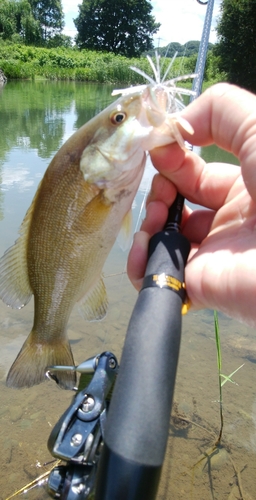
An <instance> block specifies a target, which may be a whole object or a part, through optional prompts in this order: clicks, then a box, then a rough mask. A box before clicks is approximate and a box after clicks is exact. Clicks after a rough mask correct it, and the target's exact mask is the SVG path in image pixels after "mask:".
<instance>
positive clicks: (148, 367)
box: [95, 231, 190, 500]
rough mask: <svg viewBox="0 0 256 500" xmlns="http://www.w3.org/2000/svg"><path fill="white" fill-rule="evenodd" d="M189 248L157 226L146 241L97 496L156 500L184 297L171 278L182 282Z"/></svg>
mask: <svg viewBox="0 0 256 500" xmlns="http://www.w3.org/2000/svg"><path fill="white" fill-rule="evenodd" d="M189 250H190V244H189V242H188V240H187V239H186V238H185V237H184V236H183V235H181V234H180V233H175V232H170V231H162V232H160V233H157V234H156V235H154V236H153V237H152V238H151V240H150V244H149V258H148V264H147V269H146V273H145V283H146V286H145V287H144V288H142V290H141V291H140V293H139V295H138V299H137V301H136V304H135V307H134V310H133V313H132V316H131V319H130V322H129V326H128V330H127V334H126V339H125V344H124V348H123V354H122V359H121V363H120V369H119V373H118V377H117V381H116V384H115V388H114V392H113V396H112V400H111V404H110V408H109V413H108V417H107V425H106V431H105V449H104V450H103V454H102V457H101V460H100V464H99V471H98V474H99V475H98V481H97V484H98V485H99V486H98V487H97V489H96V496H95V500H120V498H122V500H153V499H154V498H155V494H156V491H157V486H158V482H159V478H160V472H161V467H162V463H163V460H164V454H165V448H166V443H167V439H168V430H169V420H170V412H171V405H172V399H173V392H174V384H175V377H176V370H177V363H178V355H179V346H180V335H181V307H182V294H181V293H179V292H178V291H177V290H175V289H174V288H173V286H170V283H171V285H173V283H175V282H177V283H178V282H179V283H183V282H184V267H185V263H186V261H187V257H188V254H189ZM163 274H164V275H165V276H167V279H166V284H165V286H163V287H160V286H158V285H156V284H155V281H156V280H157V276H160V275H163ZM152 276H153V278H152ZM168 277H170V278H171V279H169V278H168ZM162 278H163V276H162ZM162 278H160V282H161V279H162ZM154 280H155V281H154ZM175 280H177V281H175ZM150 282H151V283H153V282H154V284H153V286H150ZM162 284H163V283H162ZM118 464H119V465H118ZM119 472H120V474H118V473H119ZM135 485H136V488H137V491H139V496H138V495H137V493H136V488H134V486H135ZM149 485H150V486H149Z"/></svg>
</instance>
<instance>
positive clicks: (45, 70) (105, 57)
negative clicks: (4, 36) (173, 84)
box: [0, 42, 220, 86]
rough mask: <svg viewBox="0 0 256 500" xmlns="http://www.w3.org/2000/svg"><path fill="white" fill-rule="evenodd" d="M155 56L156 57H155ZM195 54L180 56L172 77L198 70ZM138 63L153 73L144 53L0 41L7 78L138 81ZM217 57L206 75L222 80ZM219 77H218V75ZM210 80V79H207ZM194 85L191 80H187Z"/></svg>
mask: <svg viewBox="0 0 256 500" xmlns="http://www.w3.org/2000/svg"><path fill="white" fill-rule="evenodd" d="M153 59H154V58H153ZM169 62H170V59H169V58H162V59H161V61H160V65H161V68H162V71H161V72H162V74H164V72H165V70H166V68H167V66H168V64H169ZM195 65H196V56H192V57H177V58H176V60H175V61H174V64H173V66H172V70H171V74H170V78H172V77H175V76H179V75H181V74H187V73H193V72H194V71H195ZM130 66H137V67H138V68H140V69H141V70H143V71H144V72H145V73H147V74H149V75H151V76H153V75H152V69H151V67H150V65H149V62H148V60H147V59H146V58H145V57H140V58H134V59H127V58H126V57H123V56H120V55H115V54H113V53H110V52H94V51H91V50H86V49H84V50H77V49H75V48H66V49H65V48H63V47H58V48H51V49H48V48H46V47H33V46H26V45H22V44H11V43H8V42H2V43H1V44H0V68H1V69H2V70H3V71H4V73H5V74H6V76H7V77H8V79H11V78H16V79H20V78H21V79H25V78H26V79H27V78H32V79H35V78H48V79H51V80H78V81H86V82H99V83H114V84H124V85H126V86H127V85H135V84H137V83H144V82H145V81H144V79H143V78H142V77H141V76H140V75H138V74H137V73H135V72H134V71H132V70H131V69H130ZM219 77H220V75H219V73H218V66H217V64H216V57H215V56H213V55H212V53H211V51H210V52H209V54H208V58H207V63H206V73H205V79H206V80H207V81H208V82H209V80H210V81H211V82H217V81H220V78H219ZM218 78H219V79H218ZM208 84H210V83H208ZM185 86H191V82H190V83H189V82H187V83H185Z"/></svg>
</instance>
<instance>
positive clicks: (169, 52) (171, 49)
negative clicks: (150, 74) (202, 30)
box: [148, 40, 214, 57]
mask: <svg viewBox="0 0 256 500" xmlns="http://www.w3.org/2000/svg"><path fill="white" fill-rule="evenodd" d="M199 45H200V42H199V41H197V40H190V41H189V42H186V43H185V44H184V45H182V44H181V43H178V42H171V43H169V44H168V45H166V47H158V49H157V52H158V53H159V54H160V56H162V57H164V56H168V57H173V56H174V54H175V53H176V52H177V53H178V54H177V56H178V57H179V56H180V57H183V56H185V57H191V56H193V55H197V54H198V50H199ZM213 46H214V45H213V43H209V44H208V49H209V50H211V49H212V48H213ZM148 54H149V55H150V56H154V54H155V50H150V51H149V52H148Z"/></svg>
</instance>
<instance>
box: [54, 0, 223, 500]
mask: <svg viewBox="0 0 256 500" xmlns="http://www.w3.org/2000/svg"><path fill="white" fill-rule="evenodd" d="M197 1H198V0H197ZM199 3H203V2H199ZM213 5H214V0H208V3H207V12H206V16H205V22H204V28H203V34H202V39H201V42H200V47H199V54H198V59H197V65H196V73H197V76H196V78H195V80H194V84H193V87H192V88H193V90H194V96H192V98H191V99H190V101H191V100H193V99H195V98H196V97H198V96H199V94H200V93H201V88H202V82H203V74H204V67H205V61H206V54H207V47H208V40H209V35H210V27H211V19H212V12H213ZM190 149H192V147H190ZM183 204H184V198H183V197H182V196H181V195H180V194H179V193H178V194H177V197H176V199H175V201H174V203H173V205H172V206H171V208H170V209H169V213H168V219H167V222H166V225H165V227H164V229H163V231H161V232H159V233H157V234H155V235H154V236H153V237H152V238H151V239H150V242H149V250H148V262H147V267H146V272H145V276H144V281H143V285H142V289H141V291H140V293H139V295H138V298H137V301H136V304H135V307H134V310H133V313H132V315H131V319H130V322H129V325H128V329H127V333H126V338H125V344H124V348H123V353H122V358H121V363H120V367H119V368H118V364H117V360H116V358H115V356H114V354H112V353H109V352H104V353H102V354H100V355H97V356H95V357H94V358H90V359H89V360H87V361H85V362H84V363H81V365H79V366H78V367H70V369H71V370H75V371H77V372H78V373H80V374H81V377H80V383H79V387H78V392H77V394H76V395H75V396H74V398H73V401H72V403H71V405H70V407H69V408H68V409H67V410H66V411H65V413H64V414H63V416H62V417H61V419H60V420H59V422H57V424H56V425H55V427H54V429H53V431H52V433H51V435H50V438H49V441H48V448H49V450H50V452H51V453H52V455H53V456H54V457H56V458H58V459H59V460H64V461H65V462H66V465H60V466H57V467H55V468H54V469H53V470H52V472H51V474H50V476H49V480H48V493H49V494H51V496H52V497H53V498H59V499H62V500H85V499H88V500H91V499H93V500H121V499H122V500H155V498H156V494H157V490H158V485H159V481H160V475H161V469H162V464H163V461H164V456H165V449H166V444H167V439H168V432H169V420H170V414H171V407H172V401H173V394H174V386H175V379H176V371H177V366H178V357H179V348H180V339H181V326H182V321H181V313H182V312H186V311H187V309H188V299H187V296H186V288H185V283H184V268H185V265H186V262H187V258H188V255H189V251H190V243H189V241H188V240H187V239H186V238H185V237H184V236H183V235H182V234H181V233H180V225H181V219H182V210H183ZM67 369H69V367H61V366H56V367H50V368H49V370H48V376H49V377H51V378H53V379H54V380H56V381H57V380H58V376H57V373H58V371H60V370H67ZM117 372H118V376H117V377H116V375H117ZM88 374H90V375H91V377H92V379H91V381H90V382H89V384H88V383H87V382H86V380H87V379H86V375H88ZM114 382H115V386H114V391H113V395H112V397H111V401H110V404H109V399H108V397H109V393H110V390H111V388H112V386H113V384H114Z"/></svg>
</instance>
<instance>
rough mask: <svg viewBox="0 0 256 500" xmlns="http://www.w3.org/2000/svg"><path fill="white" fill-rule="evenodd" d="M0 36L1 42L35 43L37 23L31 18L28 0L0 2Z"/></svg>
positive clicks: (38, 31) (36, 39)
mask: <svg viewBox="0 0 256 500" xmlns="http://www.w3.org/2000/svg"><path fill="white" fill-rule="evenodd" d="M0 36H1V38H2V39H3V40H8V39H9V40H11V39H12V40H14V39H16V41H17V40H19V41H23V42H25V43H37V41H38V39H39V36H40V29H39V23H38V22H37V21H36V20H35V18H34V17H33V14H32V9H31V5H30V3H29V1H28V0H1V3H0Z"/></svg>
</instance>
